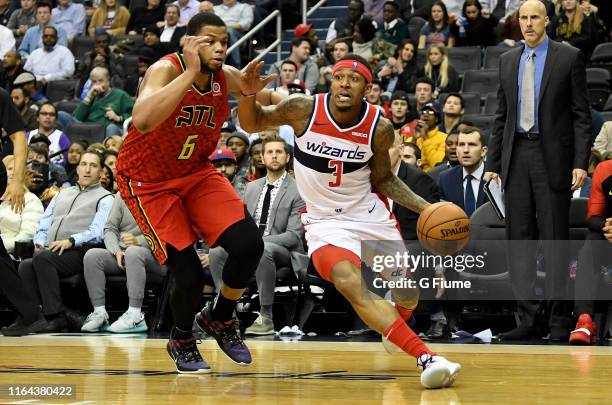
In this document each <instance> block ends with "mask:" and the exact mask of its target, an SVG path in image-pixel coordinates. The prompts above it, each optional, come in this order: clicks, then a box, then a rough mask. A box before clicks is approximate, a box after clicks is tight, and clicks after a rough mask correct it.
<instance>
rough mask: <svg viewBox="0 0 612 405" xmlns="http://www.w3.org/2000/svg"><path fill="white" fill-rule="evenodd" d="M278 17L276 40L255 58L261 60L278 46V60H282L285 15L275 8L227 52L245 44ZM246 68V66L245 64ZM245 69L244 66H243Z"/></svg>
mask: <svg viewBox="0 0 612 405" xmlns="http://www.w3.org/2000/svg"><path fill="white" fill-rule="evenodd" d="M275 18H276V40H275V41H274V42H272V44H270V46H268V47H267V48H266V49H264V50H263V51H262V52H261V53H260V54H259V55H257V56H256V57H255V58H253V60H260V59H261V58H263V57H264V56H265V55H267V54H268V53H269V52H271V51H272V50H273V49H274V48H276V61H277V62H280V61H281V60H282V55H281V42H282V39H281V38H282V34H283V32H282V31H283V28H282V27H283V17H282V16H281V13H280V11H279V10H275V11H274V12H272V13H271V14H270V15H269V16H267V17H266V18H264V19H263V20H261V22H260V23H259V24H257V25H256V26H254V27H253V28H252V29H251V30H250V31H249V32H247V33H246V34H244V36H243V37H242V38H240V39H239V40H238V41H236V42H235V43H234V44H232V46H230V47H229V48H228V49H227V54H229V53H230V52H232V51H233V50H234V49H236V48H238V47H239V46H240V45H242V44H244V43H245V42H246V41H248V40H249V39H250V38H251V37H252V36H253V35H255V34H256V33H257V32H258V31H259V30H261V29H262V28H263V27H264V26H265V25H266V24H267V23H269V22H270V21H272V20H273V19H275ZM245 68H246V66H245ZM243 70H244V68H243Z"/></svg>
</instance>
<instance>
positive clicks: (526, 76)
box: [520, 51, 535, 132]
mask: <svg viewBox="0 0 612 405" xmlns="http://www.w3.org/2000/svg"><path fill="white" fill-rule="evenodd" d="M534 59H535V53H534V52H533V51H531V53H529V56H528V57H527V60H526V61H525V69H524V72H523V85H522V88H521V121H520V125H521V128H522V129H523V131H525V132H529V131H530V130H531V129H532V128H533V126H534V124H535V117H534V113H535V108H534V106H535V62H534Z"/></svg>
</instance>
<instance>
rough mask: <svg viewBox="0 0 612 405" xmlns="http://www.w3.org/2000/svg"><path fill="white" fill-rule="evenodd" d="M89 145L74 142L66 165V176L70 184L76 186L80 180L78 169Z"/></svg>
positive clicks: (69, 150)
mask: <svg viewBox="0 0 612 405" xmlns="http://www.w3.org/2000/svg"><path fill="white" fill-rule="evenodd" d="M86 149H87V144H86V143H84V142H82V141H76V142H73V143H72V144H71V145H70V148H69V149H68V159H67V163H66V174H67V176H68V181H69V182H70V184H72V185H75V184H76V181H77V180H78V175H77V172H76V168H77V167H78V165H79V161H80V160H81V155H82V154H83V153H85V150H86Z"/></svg>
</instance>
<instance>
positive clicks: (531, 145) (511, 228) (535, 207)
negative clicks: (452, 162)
mask: <svg viewBox="0 0 612 405" xmlns="http://www.w3.org/2000/svg"><path fill="white" fill-rule="evenodd" d="M549 177H550V176H549V174H548V173H547V170H546V166H545V164H544V154H543V151H542V145H541V142H540V141H530V140H526V139H520V138H519V139H516V141H515V143H514V148H513V150H512V160H511V162H510V168H509V173H508V181H507V184H506V185H505V196H506V234H507V238H508V240H509V241H510V242H509V243H510V246H509V250H508V259H509V263H508V264H509V269H510V278H511V282H512V290H513V293H514V297H515V299H516V300H517V304H518V309H519V315H520V316H521V322H525V323H526V324H527V325H532V324H533V321H534V318H535V314H536V311H537V310H538V307H539V304H538V303H537V302H536V301H535V291H534V287H535V283H536V253H537V251H538V246H540V248H541V251H542V252H543V255H544V269H545V271H546V285H545V288H546V299H547V300H549V301H550V302H561V301H562V300H563V299H566V298H567V280H568V277H569V276H568V264H569V255H568V251H569V241H568V239H569V208H570V203H571V191H570V184H569V183H570V179H568V188H567V190H562V191H558V190H553V189H552V188H551V187H550V185H549ZM538 240H540V241H538ZM551 241H555V242H551ZM551 323H554V321H553V320H552V319H551Z"/></svg>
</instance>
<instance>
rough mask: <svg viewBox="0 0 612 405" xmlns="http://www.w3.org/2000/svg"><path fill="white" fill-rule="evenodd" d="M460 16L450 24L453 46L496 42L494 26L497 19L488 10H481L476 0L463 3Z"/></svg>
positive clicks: (482, 45)
mask: <svg viewBox="0 0 612 405" xmlns="http://www.w3.org/2000/svg"><path fill="white" fill-rule="evenodd" d="M462 14H463V15H462V17H459V18H457V19H456V20H455V23H454V24H452V25H451V34H452V35H453V36H454V37H455V46H480V47H486V46H490V45H491V46H492V45H495V43H496V40H495V38H496V36H495V31H494V30H495V28H496V27H497V24H498V23H499V19H498V18H497V17H495V16H494V15H493V14H491V12H490V11H483V9H482V5H481V4H480V2H479V1H478V0H466V2H465V3H463V9H462Z"/></svg>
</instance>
